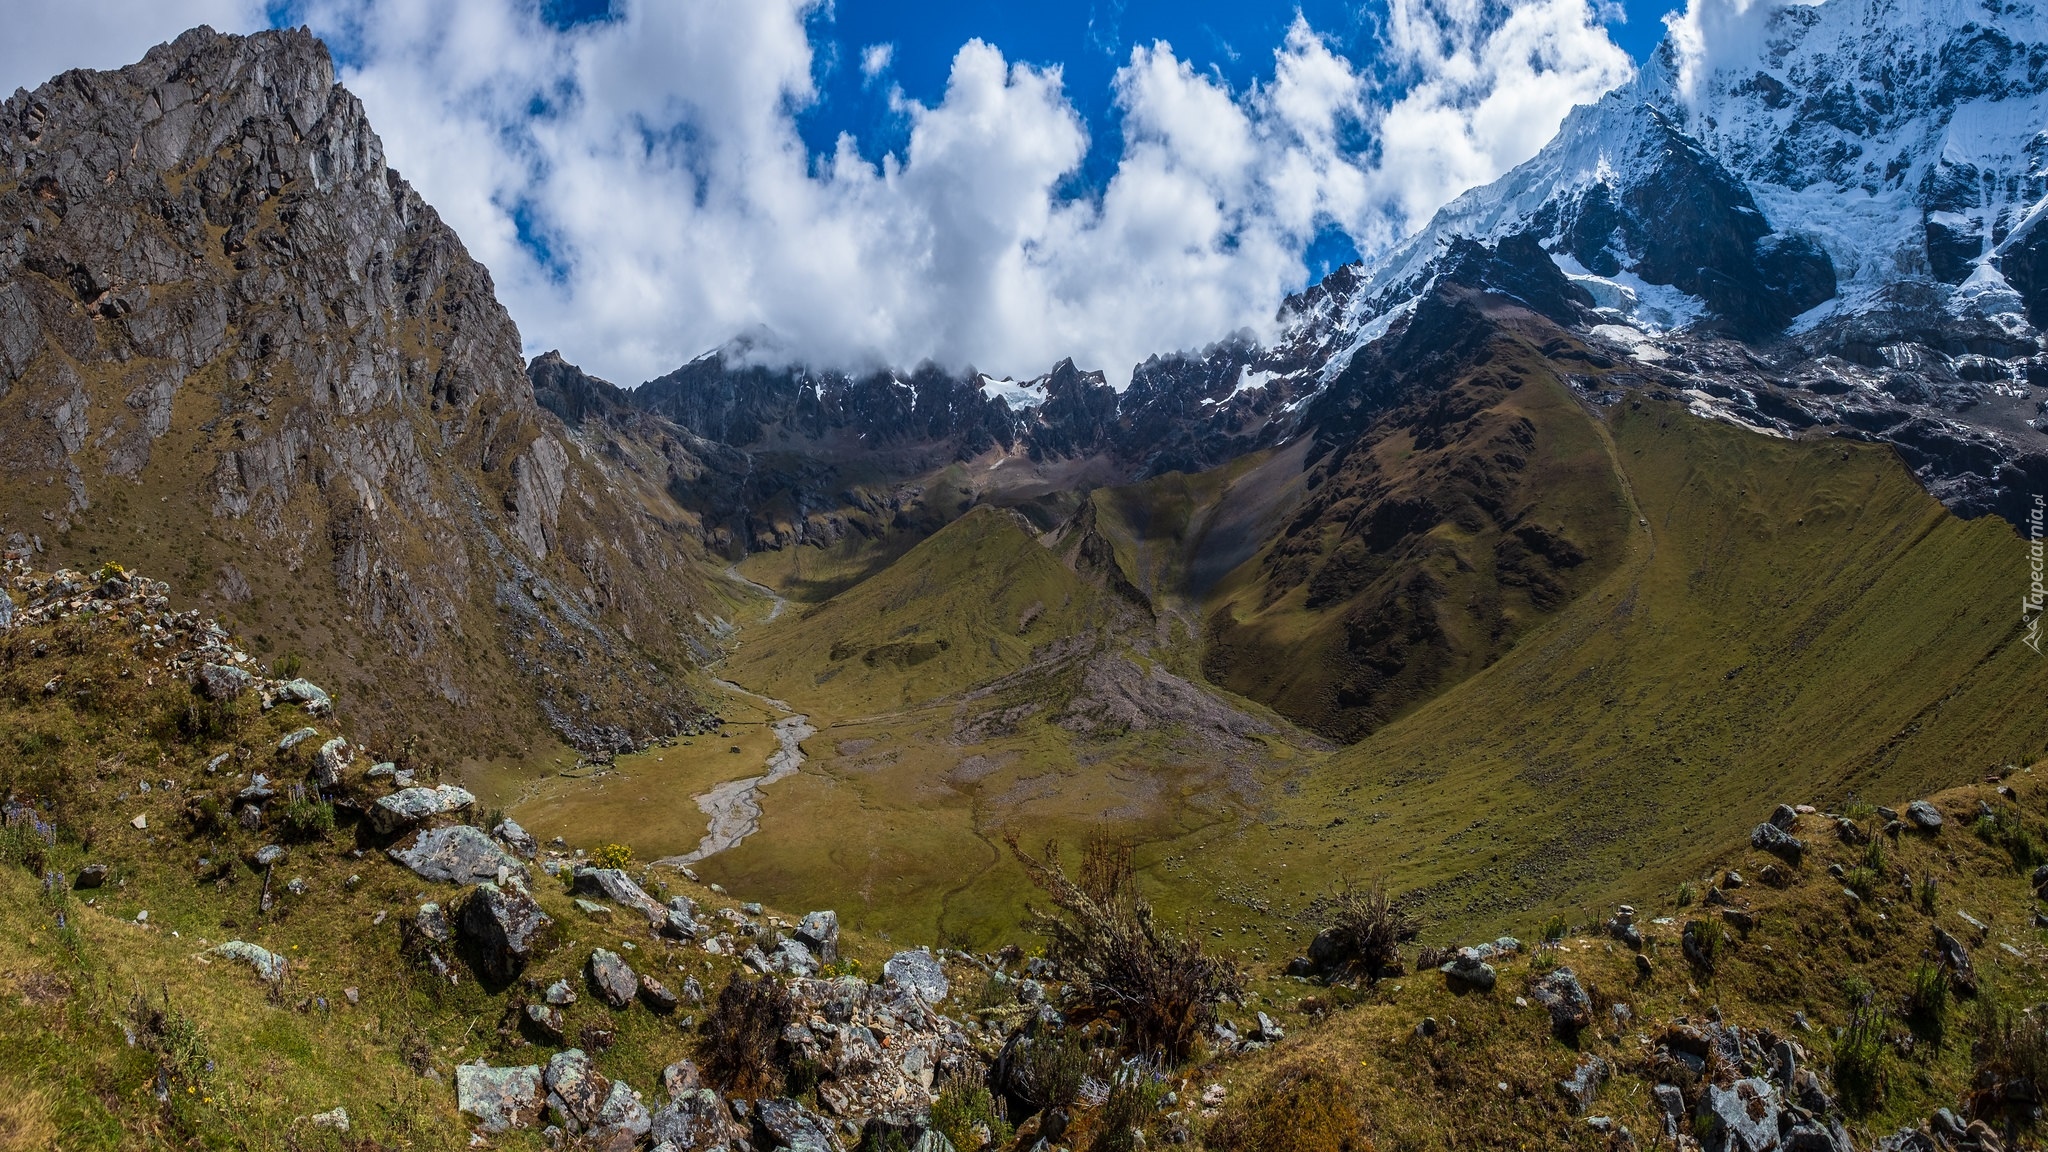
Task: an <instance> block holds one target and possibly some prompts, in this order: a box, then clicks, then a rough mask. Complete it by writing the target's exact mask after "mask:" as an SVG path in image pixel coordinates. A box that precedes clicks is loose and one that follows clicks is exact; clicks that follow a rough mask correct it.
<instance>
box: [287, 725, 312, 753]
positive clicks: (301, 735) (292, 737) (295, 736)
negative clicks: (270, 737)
mask: <svg viewBox="0 0 2048 1152" xmlns="http://www.w3.org/2000/svg"><path fill="white" fill-rule="evenodd" d="M319 734H320V730H319V729H318V728H301V729H299V730H298V731H296V732H290V733H286V735H285V737H284V739H282V740H279V741H278V742H277V751H278V754H279V755H282V754H284V753H286V752H289V751H291V750H292V749H294V748H297V747H298V746H299V745H301V744H304V743H305V742H306V741H308V740H311V739H312V738H313V737H315V736H318V735H319Z"/></svg>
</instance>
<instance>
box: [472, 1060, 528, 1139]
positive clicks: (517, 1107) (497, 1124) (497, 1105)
mask: <svg viewBox="0 0 2048 1152" xmlns="http://www.w3.org/2000/svg"><path fill="white" fill-rule="evenodd" d="M542 1103H543V1099H542V1095H541V1074H540V1068H539V1067H537V1066H535V1065H532V1064H528V1065H525V1066H523V1067H517V1068H492V1067H489V1066H487V1065H483V1064H460V1065H457V1066H456V1068H455V1107H456V1108H457V1109H458V1110H459V1111H461V1112H462V1113H463V1114H464V1115H468V1116H474V1117H476V1119H477V1122H478V1123H477V1127H478V1128H479V1129H481V1130H482V1131H485V1132H491V1133H497V1132H509V1131H512V1130H514V1129H517V1128H530V1127H532V1126H533V1125H534V1124H535V1123H536V1122H537V1121H539V1119H540V1112H541V1106H542Z"/></svg>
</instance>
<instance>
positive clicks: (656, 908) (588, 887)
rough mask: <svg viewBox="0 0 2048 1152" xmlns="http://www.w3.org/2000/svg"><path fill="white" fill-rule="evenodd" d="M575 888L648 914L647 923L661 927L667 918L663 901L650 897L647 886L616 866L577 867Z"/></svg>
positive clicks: (645, 914) (642, 913)
mask: <svg viewBox="0 0 2048 1152" xmlns="http://www.w3.org/2000/svg"><path fill="white" fill-rule="evenodd" d="M576 891H577V892H579V893H582V894H583V895H585V896H598V897H602V898H604V899H606V900H610V901H611V902H612V903H614V904H622V905H624V906H626V907H628V908H631V909H634V910H635V911H637V912H639V913H640V914H641V915H643V916H645V917H647V920H648V923H650V924H652V925H654V926H655V927H660V926H661V925H662V924H663V923H665V922H666V921H667V920H668V909H666V908H663V907H662V906H661V902H660V901H658V900H656V899H655V898H654V897H652V896H649V895H648V894H647V892H646V890H645V889H643V888H641V887H640V885H638V884H635V883H633V878H632V877H630V876H628V875H626V874H625V872H623V871H621V870H620V869H617V868H578V869H576Z"/></svg>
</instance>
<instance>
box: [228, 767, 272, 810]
mask: <svg viewBox="0 0 2048 1152" xmlns="http://www.w3.org/2000/svg"><path fill="white" fill-rule="evenodd" d="M276 796H277V789H275V788H272V787H271V786H270V777H268V776H265V775H264V774H263V773H261V772H258V773H256V775H254V776H252V777H250V778H249V786H248V787H247V788H244V789H242V790H241V791H240V792H237V793H235V799H236V800H239V801H245V802H249V803H255V804H262V803H266V802H268V801H270V800H272V799H274V798H275V797H276Z"/></svg>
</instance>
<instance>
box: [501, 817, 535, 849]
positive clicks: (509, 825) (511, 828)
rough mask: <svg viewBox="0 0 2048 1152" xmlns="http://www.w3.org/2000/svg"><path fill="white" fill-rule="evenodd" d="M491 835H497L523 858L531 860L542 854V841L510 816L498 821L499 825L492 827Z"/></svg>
mask: <svg viewBox="0 0 2048 1152" xmlns="http://www.w3.org/2000/svg"><path fill="white" fill-rule="evenodd" d="M491 835H493V836H496V837H497V838H498V839H499V840H500V841H501V842H502V843H503V844H504V845H505V847H507V848H510V849H511V850H512V853H513V855H515V856H518V857H519V858H520V859H521V860H531V859H533V858H534V857H536V856H538V855H540V842H539V841H537V840H535V839H534V838H533V834H532V833H530V832H528V831H527V830H526V829H524V828H521V827H520V826H519V825H518V824H516V823H514V822H513V820H512V818H511V817H509V816H508V817H506V818H505V819H503V820H500V821H498V826H497V827H496V828H493V829H491Z"/></svg>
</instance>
